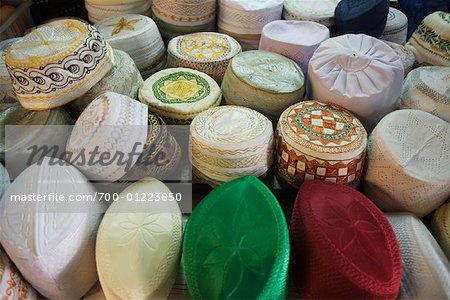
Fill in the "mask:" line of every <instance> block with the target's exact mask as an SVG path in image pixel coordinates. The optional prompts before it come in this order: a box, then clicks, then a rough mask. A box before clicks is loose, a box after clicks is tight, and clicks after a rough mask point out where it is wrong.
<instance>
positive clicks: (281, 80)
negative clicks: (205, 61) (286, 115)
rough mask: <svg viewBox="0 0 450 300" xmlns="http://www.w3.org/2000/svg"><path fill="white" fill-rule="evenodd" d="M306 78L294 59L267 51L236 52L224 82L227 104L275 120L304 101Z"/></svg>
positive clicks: (224, 94) (223, 87)
mask: <svg viewBox="0 0 450 300" xmlns="http://www.w3.org/2000/svg"><path fill="white" fill-rule="evenodd" d="M304 85H305V77H304V75H303V72H302V70H301V69H300V67H299V66H298V65H297V64H296V63H295V62H294V61H293V60H291V59H289V58H286V57H284V56H282V55H280V54H277V53H272V52H268V51H259V50H252V51H246V52H242V53H240V54H238V55H236V56H235V57H234V58H233V59H232V60H231V63H230V64H229V66H228V69H227V71H226V73H225V77H224V78H223V82H222V91H223V98H224V101H225V103H226V104H234V105H240V106H245V107H249V108H252V109H255V110H257V111H259V112H260V113H262V114H264V115H265V116H266V117H268V118H269V119H270V120H271V121H273V122H276V121H277V120H278V118H279V116H280V115H281V113H282V112H283V111H284V110H285V109H286V108H287V107H289V106H290V105H292V104H294V103H297V102H299V101H301V100H303V96H304V93H305V86H304Z"/></svg>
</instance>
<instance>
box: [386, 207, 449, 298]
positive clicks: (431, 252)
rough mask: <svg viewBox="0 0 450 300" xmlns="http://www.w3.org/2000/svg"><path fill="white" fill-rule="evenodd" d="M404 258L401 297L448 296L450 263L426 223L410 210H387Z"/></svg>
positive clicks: (387, 215)
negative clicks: (406, 211) (402, 211)
mask: <svg viewBox="0 0 450 300" xmlns="http://www.w3.org/2000/svg"><path fill="white" fill-rule="evenodd" d="M386 217H387V219H388V220H389V222H390V223H391V225H392V228H393V229H394V231H395V235H396V237H397V240H398V244H399V246H400V252H401V255H402V260H403V278H402V284H401V287H400V294H399V298H400V299H449V298H450V263H449V261H448V260H447V258H446V257H445V254H444V253H443V252H442V250H441V248H440V247H439V245H438V243H436V240H435V239H434V238H433V236H432V235H431V233H430V232H429V231H428V229H427V227H425V225H424V224H423V223H422V222H421V221H420V219H418V218H417V217H415V216H414V215H412V214H408V213H398V214H386Z"/></svg>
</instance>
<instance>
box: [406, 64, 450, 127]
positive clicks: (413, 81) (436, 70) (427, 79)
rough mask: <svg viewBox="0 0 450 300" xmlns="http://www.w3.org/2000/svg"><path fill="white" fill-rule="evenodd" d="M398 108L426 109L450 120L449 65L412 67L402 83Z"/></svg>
mask: <svg viewBox="0 0 450 300" xmlns="http://www.w3.org/2000/svg"><path fill="white" fill-rule="evenodd" d="M400 108H403V109H417V110H422V111H426V112H429V113H431V114H433V115H435V116H437V117H440V118H441V119H442V120H444V121H447V122H450V67H420V68H417V69H414V70H413V71H412V72H411V73H410V74H409V75H408V76H407V77H406V80H405V83H404V84H403V89H402V94H401V103H400Z"/></svg>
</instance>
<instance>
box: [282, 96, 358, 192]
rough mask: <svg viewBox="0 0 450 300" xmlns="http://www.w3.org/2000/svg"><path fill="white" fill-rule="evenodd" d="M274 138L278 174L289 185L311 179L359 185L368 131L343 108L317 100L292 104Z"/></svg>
mask: <svg viewBox="0 0 450 300" xmlns="http://www.w3.org/2000/svg"><path fill="white" fill-rule="evenodd" d="M276 140H277V150H276V151H277V159H276V161H277V163H276V169H277V173H278V176H279V177H281V178H282V179H283V180H284V181H286V182H287V183H289V184H291V185H292V186H294V187H299V186H300V184H301V183H302V182H303V181H304V180H312V179H321V180H326V181H331V182H335V183H340V184H346V185H351V186H357V185H358V184H359V182H360V180H361V175H362V170H363V166H364V161H365V157H366V146H367V132H366V130H365V129H364V127H363V126H362V124H361V122H360V121H359V120H358V119H357V118H356V117H354V116H353V115H352V114H351V113H350V112H349V111H347V110H346V109H344V108H342V107H340V106H337V105H334V104H330V103H326V102H318V101H304V102H300V103H298V104H294V105H292V106H291V107H289V108H288V109H286V110H285V111H284V112H283V114H282V115H281V117H280V120H279V122H278V127H277V130H276Z"/></svg>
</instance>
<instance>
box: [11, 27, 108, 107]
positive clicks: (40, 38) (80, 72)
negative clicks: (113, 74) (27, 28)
mask: <svg viewBox="0 0 450 300" xmlns="http://www.w3.org/2000/svg"><path fill="white" fill-rule="evenodd" d="M5 62H6V66H7V68H8V72H9V74H10V76H11V80H12V85H13V89H14V93H15V95H16V97H17V100H19V102H20V103H21V104H22V106H23V107H24V108H26V109H32V110H44V109H51V108H54V107H58V106H62V105H64V104H66V103H68V102H70V101H72V100H74V99H76V98H78V97H80V96H81V95H83V94H84V93H86V92H87V91H88V90H89V89H90V88H91V87H93V86H94V85H95V84H96V83H97V82H99V81H100V80H101V79H102V78H103V77H104V76H105V75H106V74H107V73H108V72H109V71H110V70H111V69H112V67H113V65H114V57H113V53H112V49H111V47H110V46H109V45H108V44H107V42H106V41H105V40H104V39H103V37H102V36H101V35H100V33H99V32H98V31H97V29H95V28H94V27H93V26H91V25H88V24H85V23H83V22H80V21H78V20H69V19H65V20H59V21H54V22H51V23H48V24H46V25H44V26H42V27H39V28H37V29H35V30H33V31H32V32H30V33H29V34H27V35H26V36H25V37H23V39H22V40H21V41H19V42H17V43H15V44H14V45H12V46H11V47H10V48H9V49H8V53H7V54H6V57H5Z"/></svg>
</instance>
